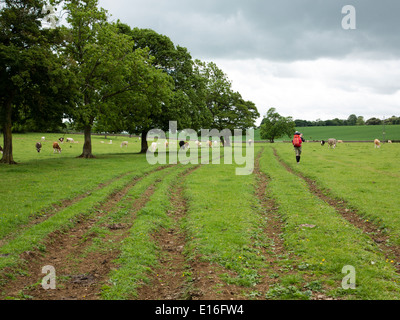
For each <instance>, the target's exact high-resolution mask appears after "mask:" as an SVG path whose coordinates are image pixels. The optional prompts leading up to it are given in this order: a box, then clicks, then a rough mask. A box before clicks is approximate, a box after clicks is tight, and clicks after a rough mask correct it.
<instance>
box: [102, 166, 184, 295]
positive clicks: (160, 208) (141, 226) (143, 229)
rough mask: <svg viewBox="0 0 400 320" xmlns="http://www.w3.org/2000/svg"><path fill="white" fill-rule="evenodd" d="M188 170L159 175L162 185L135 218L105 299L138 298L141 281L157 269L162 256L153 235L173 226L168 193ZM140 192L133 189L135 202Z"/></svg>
mask: <svg viewBox="0 0 400 320" xmlns="http://www.w3.org/2000/svg"><path fill="white" fill-rule="evenodd" d="M186 169H187V167H185V166H178V167H173V168H170V169H167V170H168V171H167V172H162V173H159V174H158V178H162V182H160V183H159V184H157V185H156V190H155V192H154V194H153V195H152V196H151V198H150V199H149V201H148V202H147V204H146V206H145V207H144V208H143V209H141V210H140V211H139V212H138V213H137V214H136V217H135V220H134V224H133V226H132V228H131V229H130V236H129V237H128V238H127V239H125V240H124V242H123V243H122V246H121V248H120V250H121V254H120V256H119V257H118V259H117V260H116V261H115V263H116V264H117V265H118V268H117V269H116V270H114V271H112V272H111V274H110V281H109V282H110V283H111V285H105V286H104V287H103V288H102V298H103V299H105V300H126V299H132V298H136V297H137V289H138V288H139V287H140V285H141V283H142V281H145V282H147V281H148V274H149V273H151V270H152V269H153V268H155V267H156V266H157V265H158V256H159V248H158V247H157V246H156V244H155V243H154V242H153V241H152V234H153V233H154V232H157V230H158V229H159V228H168V227H169V226H171V224H172V223H173V222H172V219H171V217H169V216H168V214H167V213H168V210H169V209H171V204H170V199H169V192H168V191H169V188H170V186H171V184H172V183H173V182H174V181H175V180H176V179H177V176H178V175H179V174H180V173H182V172H183V171H184V170H186ZM145 183H146V181H143V183H142V184H141V185H142V186H144V185H147V184H145ZM139 188H140V186H139ZM138 190H142V191H144V189H136V188H135V189H133V190H132V195H134V197H135V198H136V197H138V196H139V195H140V194H141V193H140V192H138ZM129 195H131V194H129Z"/></svg>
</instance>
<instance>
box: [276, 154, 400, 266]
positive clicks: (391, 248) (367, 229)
mask: <svg viewBox="0 0 400 320" xmlns="http://www.w3.org/2000/svg"><path fill="white" fill-rule="evenodd" d="M274 155H275V157H276V159H277V160H278V161H279V162H280V164H281V165H282V166H284V167H285V168H286V170H287V171H288V172H290V173H292V174H294V175H296V176H298V177H299V178H301V179H303V180H304V181H305V182H306V183H307V185H308V187H309V189H310V191H311V192H312V193H313V194H314V195H316V196H317V197H318V198H320V199H321V200H323V201H325V202H326V203H328V204H329V205H330V206H332V207H333V208H334V209H335V210H336V211H337V212H338V213H339V214H340V215H341V216H342V217H343V218H344V219H346V220H347V221H348V222H350V223H351V224H352V225H354V226H355V227H357V228H358V229H360V230H362V232H363V233H365V234H366V235H368V236H369V237H370V238H371V239H372V240H373V241H374V242H375V244H376V245H377V246H378V247H379V249H380V250H382V251H383V252H384V253H385V255H386V258H387V259H390V260H394V262H395V263H394V266H395V267H396V269H397V272H398V273H400V247H399V246H396V245H391V244H389V243H390V237H389V235H387V234H386V233H385V232H383V231H382V229H381V228H380V227H379V226H377V225H376V224H374V223H373V222H372V221H369V220H368V219H367V218H363V217H362V214H361V213H360V212H359V211H358V210H356V209H354V208H352V206H351V205H350V204H349V203H348V202H347V201H345V200H344V199H337V198H334V197H332V196H330V195H329V190H322V189H321V188H319V187H318V186H317V182H316V181H314V180H312V179H310V178H308V177H305V176H304V175H302V174H301V173H299V172H295V171H294V170H293V169H292V168H291V167H290V166H289V165H288V164H287V163H285V162H284V161H283V160H282V159H281V158H280V157H279V155H278V153H277V151H276V149H274Z"/></svg>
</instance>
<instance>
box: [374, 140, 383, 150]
mask: <svg viewBox="0 0 400 320" xmlns="http://www.w3.org/2000/svg"><path fill="white" fill-rule="evenodd" d="M374 145H375V148H378V149H379V148H380V147H381V142H380V141H379V140H378V139H375V141H374Z"/></svg>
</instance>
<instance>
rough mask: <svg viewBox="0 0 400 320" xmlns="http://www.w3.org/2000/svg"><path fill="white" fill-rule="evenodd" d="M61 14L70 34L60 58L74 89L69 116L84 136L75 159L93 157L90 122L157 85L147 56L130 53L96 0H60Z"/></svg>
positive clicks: (128, 43) (130, 43)
mask: <svg viewBox="0 0 400 320" xmlns="http://www.w3.org/2000/svg"><path fill="white" fill-rule="evenodd" d="M64 10H66V12H67V13H68V16H67V22H68V23H69V31H70V32H69V42H68V44H67V45H66V47H65V49H64V54H65V57H66V59H67V61H69V63H70V66H69V67H70V69H71V70H72V71H73V72H74V74H75V77H76V81H77V82H78V84H79V88H80V90H79V94H77V97H78V99H77V101H78V102H77V104H76V108H75V110H74V112H72V113H71V115H70V116H71V118H72V119H73V120H74V122H75V123H76V125H77V127H78V128H80V129H82V130H83V132H84V135H85V138H84V139H85V143H84V146H83V151H82V154H81V155H80V157H82V158H93V157H94V155H93V153H92V141H91V133H92V127H93V125H94V123H95V121H96V119H97V118H99V119H100V118H101V117H103V118H104V117H109V118H112V117H115V115H116V114H117V113H118V112H119V109H120V107H121V101H125V102H126V101H127V99H128V97H132V96H133V97H135V98H137V97H138V95H140V94H142V93H143V91H146V92H147V91H149V90H150V91H151V87H152V86H153V85H157V83H156V84H153V80H154V77H153V76H152V70H151V67H150V66H151V61H150V60H149V56H148V52H147V51H146V50H139V49H138V50H133V47H134V42H133V40H132V37H131V36H129V35H126V34H124V33H122V32H120V29H119V28H118V24H117V23H109V22H108V15H107V12H106V11H105V10H104V9H102V8H99V7H98V1H97V0H66V1H65V4H64ZM141 103H143V101H141ZM103 122H104V120H103Z"/></svg>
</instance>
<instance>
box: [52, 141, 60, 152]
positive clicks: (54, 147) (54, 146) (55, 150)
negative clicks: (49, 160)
mask: <svg viewBox="0 0 400 320" xmlns="http://www.w3.org/2000/svg"><path fill="white" fill-rule="evenodd" d="M56 152H57V153H61V147H60V145H59V144H58V142H53V153H56Z"/></svg>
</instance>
